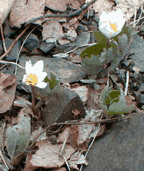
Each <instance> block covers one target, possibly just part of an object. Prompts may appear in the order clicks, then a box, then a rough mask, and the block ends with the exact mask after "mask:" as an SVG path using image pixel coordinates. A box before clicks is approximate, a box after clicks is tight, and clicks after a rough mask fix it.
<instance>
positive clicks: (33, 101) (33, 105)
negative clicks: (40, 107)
mask: <svg viewBox="0 0 144 171" xmlns="http://www.w3.org/2000/svg"><path fill="white" fill-rule="evenodd" d="M31 90H32V106H31V110H32V111H33V112H34V107H35V103H36V99H35V91H34V86H32V85H31Z"/></svg>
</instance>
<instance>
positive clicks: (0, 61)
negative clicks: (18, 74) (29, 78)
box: [0, 60, 25, 69]
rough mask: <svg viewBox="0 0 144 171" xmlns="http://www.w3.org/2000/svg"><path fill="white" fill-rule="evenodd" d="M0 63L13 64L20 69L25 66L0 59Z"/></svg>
mask: <svg viewBox="0 0 144 171" xmlns="http://www.w3.org/2000/svg"><path fill="white" fill-rule="evenodd" d="M0 63H2V64H13V65H17V66H18V67H20V68H22V69H25V67H23V66H21V65H19V64H17V63H15V62H9V61H4V60H0Z"/></svg>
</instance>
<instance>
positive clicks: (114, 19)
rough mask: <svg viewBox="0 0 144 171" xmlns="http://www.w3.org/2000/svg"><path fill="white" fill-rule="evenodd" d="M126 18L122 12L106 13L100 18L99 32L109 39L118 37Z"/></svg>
mask: <svg viewBox="0 0 144 171" xmlns="http://www.w3.org/2000/svg"><path fill="white" fill-rule="evenodd" d="M125 21H126V20H125V18H124V15H123V12H122V10H120V9H118V10H117V11H112V12H109V13H107V12H105V11H103V12H102V14H101V16H100V21H99V30H100V31H101V32H102V33H103V34H104V35H105V36H106V37H108V38H111V37H114V36H116V35H118V34H119V33H120V32H121V30H122V27H123V25H124V23H125Z"/></svg>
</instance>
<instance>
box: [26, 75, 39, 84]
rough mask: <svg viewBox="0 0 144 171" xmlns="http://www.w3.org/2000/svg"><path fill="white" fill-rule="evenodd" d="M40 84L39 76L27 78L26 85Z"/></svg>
mask: <svg viewBox="0 0 144 171" xmlns="http://www.w3.org/2000/svg"><path fill="white" fill-rule="evenodd" d="M37 82H38V79H37V76H36V75H35V74H29V75H28V77H27V78H26V83H27V84H31V85H36V84H37Z"/></svg>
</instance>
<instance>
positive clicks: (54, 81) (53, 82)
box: [47, 72, 59, 89]
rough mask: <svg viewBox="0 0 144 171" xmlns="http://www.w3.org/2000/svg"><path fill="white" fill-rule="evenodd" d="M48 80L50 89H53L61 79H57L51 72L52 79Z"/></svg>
mask: <svg viewBox="0 0 144 171" xmlns="http://www.w3.org/2000/svg"><path fill="white" fill-rule="evenodd" d="M47 80H48V82H49V87H50V89H53V88H54V87H55V86H57V85H58V83H59V81H58V80H56V76H55V75H54V74H53V73H52V72H51V73H50V79H48V78H47Z"/></svg>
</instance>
